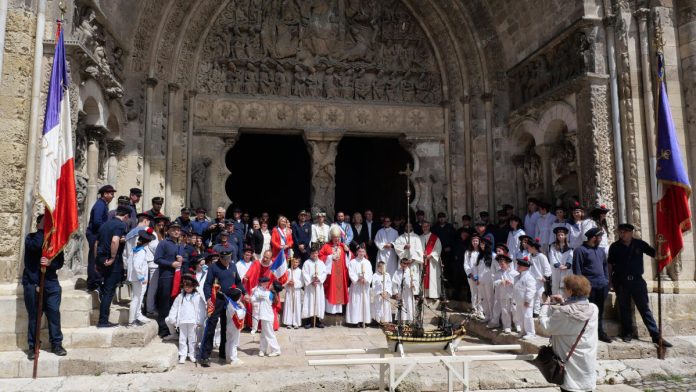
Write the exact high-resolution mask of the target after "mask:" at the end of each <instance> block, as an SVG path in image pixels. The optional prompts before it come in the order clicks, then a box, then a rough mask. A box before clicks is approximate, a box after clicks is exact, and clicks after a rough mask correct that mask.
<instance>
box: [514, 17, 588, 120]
mask: <svg viewBox="0 0 696 392" xmlns="http://www.w3.org/2000/svg"><path fill="white" fill-rule="evenodd" d="M593 46H594V38H593V37H592V36H591V35H589V34H588V33H587V32H585V31H576V32H575V33H573V34H570V35H569V36H568V37H566V39H565V40H563V41H561V42H560V43H558V44H556V45H554V46H552V47H549V48H546V49H544V50H542V51H541V52H540V53H537V54H535V55H533V56H532V57H531V58H528V59H526V60H524V61H523V62H522V63H520V64H518V65H516V66H515V67H513V68H512V69H511V70H510V71H508V78H509V80H510V101H511V104H512V105H511V106H512V107H513V108H518V107H520V106H522V105H523V104H525V103H526V102H528V101H530V100H532V99H534V98H536V97H538V96H540V95H542V94H543V93H544V92H546V91H549V90H552V89H554V88H555V87H557V86H559V85H561V84H562V83H563V82H566V81H568V80H570V79H573V78H575V77H576V76H579V75H582V74H583V73H585V72H588V71H594V60H593V56H594V55H593V51H592V47H593Z"/></svg>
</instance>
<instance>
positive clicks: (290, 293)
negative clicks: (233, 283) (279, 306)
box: [240, 268, 304, 327]
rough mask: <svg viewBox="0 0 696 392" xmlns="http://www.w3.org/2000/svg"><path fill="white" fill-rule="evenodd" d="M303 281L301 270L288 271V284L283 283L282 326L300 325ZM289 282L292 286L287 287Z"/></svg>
mask: <svg viewBox="0 0 696 392" xmlns="http://www.w3.org/2000/svg"><path fill="white" fill-rule="evenodd" d="M240 275H241V274H240ZM303 281H304V279H303V277H302V270H301V269H299V268H295V269H291V270H290V271H288V282H287V283H285V303H283V324H285V325H289V326H294V327H299V326H300V325H302V317H301V316H302V287H303V286H304V282H303ZM289 282H293V283H294V285H293V286H291V285H289V284H288V283H289Z"/></svg>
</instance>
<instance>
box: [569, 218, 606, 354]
mask: <svg viewBox="0 0 696 392" xmlns="http://www.w3.org/2000/svg"><path fill="white" fill-rule="evenodd" d="M603 235H604V231H602V229H600V228H598V227H594V228H591V229H589V230H587V231H586V232H585V238H586V241H585V242H583V243H582V245H580V246H579V247H577V248H575V250H574V251H573V274H575V275H582V276H584V277H586V278H587V280H589V281H590V284H591V285H592V290H591V291H590V297H589V300H590V302H592V303H593V304H595V305H597V309H599V314H598V320H597V329H598V335H599V340H601V341H603V342H605V343H611V338H610V337H609V336H608V335H607V333H606V332H604V324H603V315H604V300H606V298H607V295H608V294H609V271H608V267H607V262H606V255H605V253H604V250H603V249H602V248H600V247H599V243H600V241H601V240H602V236H603Z"/></svg>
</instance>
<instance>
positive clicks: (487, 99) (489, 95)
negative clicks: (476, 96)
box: [481, 92, 493, 103]
mask: <svg viewBox="0 0 696 392" xmlns="http://www.w3.org/2000/svg"><path fill="white" fill-rule="evenodd" d="M481 100H482V101H483V102H485V103H490V102H492V101H493V94H492V93H490V92H488V93H483V94H481Z"/></svg>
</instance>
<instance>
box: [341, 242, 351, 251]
mask: <svg viewBox="0 0 696 392" xmlns="http://www.w3.org/2000/svg"><path fill="white" fill-rule="evenodd" d="M343 250H345V251H346V252H350V247H349V246H348V244H343Z"/></svg>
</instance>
